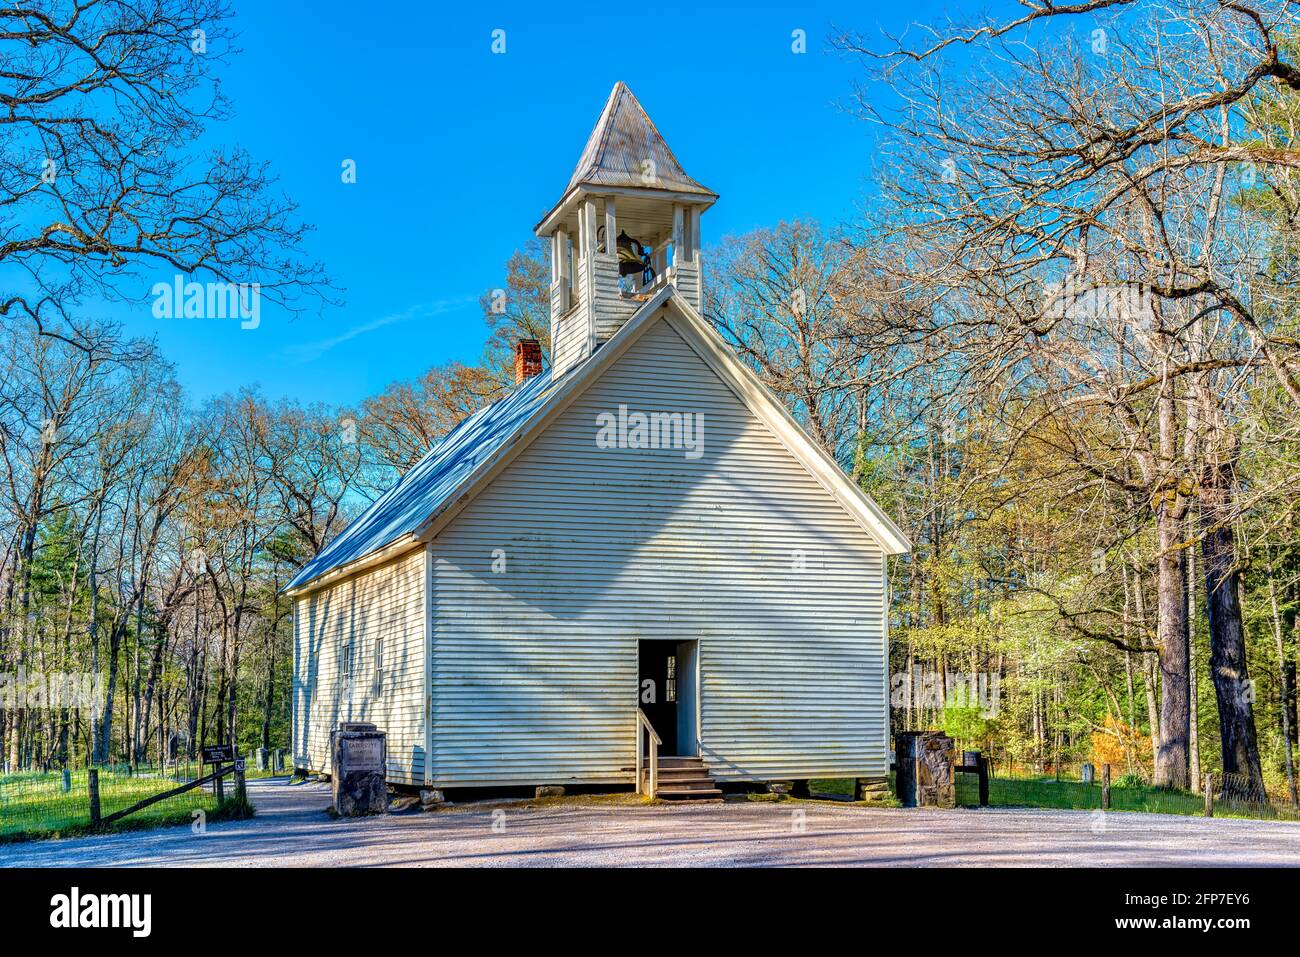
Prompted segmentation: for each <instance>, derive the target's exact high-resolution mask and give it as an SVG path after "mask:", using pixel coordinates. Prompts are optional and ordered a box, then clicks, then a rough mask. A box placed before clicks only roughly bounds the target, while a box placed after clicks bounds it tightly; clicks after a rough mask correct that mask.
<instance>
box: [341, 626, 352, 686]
mask: <svg viewBox="0 0 1300 957" xmlns="http://www.w3.org/2000/svg"><path fill="white" fill-rule="evenodd" d="M339 684H340V686H341V687H342V689H343V693H344V694H345V695H346V694H348V693H349V692H351V690H352V639H351V638H348V639H347V640H346V641H344V642H343V643H342V644H341V645H339Z"/></svg>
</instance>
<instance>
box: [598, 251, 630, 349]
mask: <svg viewBox="0 0 1300 957" xmlns="http://www.w3.org/2000/svg"><path fill="white" fill-rule="evenodd" d="M594 272H595V280H594V282H593V285H592V309H593V310H594V312H595V316H596V339H597V340H598V341H600V342H604V341H605V340H606V339H609V338H610V337H612V336H613V335H614V333H616V332H618V330H619V329H620V328H622V326H623V324H624V323H625V322H627V321H628V320H629V319H631V318H632V316H633V315H634V314H635V313H636V311H637V309H639V308H640V307H641V301H640V300H638V299H633V298H631V297H630V296H624V295H623V294H622V293H621V292H620V291H619V288H618V259H617V258H616V257H614V256H597V257H596V259H595V264H594Z"/></svg>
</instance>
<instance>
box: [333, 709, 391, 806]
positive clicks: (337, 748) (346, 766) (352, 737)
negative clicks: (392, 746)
mask: <svg viewBox="0 0 1300 957" xmlns="http://www.w3.org/2000/svg"><path fill="white" fill-rule="evenodd" d="M330 752H331V754H332V757H333V768H332V771H333V774H332V775H331V788H332V791H333V798H334V805H333V807H334V813H336V814H338V815H340V816H341V817H357V816H360V815H363V814H383V813H385V812H386V811H387V810H388V781H387V780H386V777H385V768H386V766H387V757H388V754H387V742H386V739H385V736H384V732H382V731H380V730H378V729H377V728H376V727H375V726H374V725H373V724H363V723H359V722H350V723H347V724H342V725H339V727H338V729H336V730H335V731H333V732H331V733H330Z"/></svg>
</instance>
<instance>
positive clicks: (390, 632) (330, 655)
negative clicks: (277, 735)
mask: <svg viewBox="0 0 1300 957" xmlns="http://www.w3.org/2000/svg"><path fill="white" fill-rule="evenodd" d="M426 560H427V559H426V556H425V553H424V551H423V550H422V549H416V550H414V551H411V552H407V553H406V554H405V555H403V556H400V557H398V558H396V559H394V560H393V561H391V562H389V563H387V564H384V565H380V566H378V567H377V568H374V569H372V570H370V571H367V572H363V573H361V574H359V575H356V576H354V577H352V578H350V579H347V580H345V581H342V582H340V583H339V584H337V585H334V586H332V587H329V588H325V589H321V590H320V591H316V592H313V593H311V594H310V595H307V596H305V597H303V598H300V599H298V602H297V604H296V606H295V609H294V672H293V673H294V689H293V690H294V730H293V742H294V749H293V750H294V761H295V763H296V764H297V765H298V766H299V767H306V768H311V769H312V770H317V771H329V770H330V753H329V737H330V731H331V730H333V729H334V728H335V727H337V726H338V724H339V722H341V721H370V722H373V723H374V724H375V725H377V726H378V727H379V728H380V729H381V730H383V731H385V732H387V735H388V742H387V743H388V778H389V780H390V781H394V782H401V783H406V784H419V783H422V782H423V781H424V771H425V760H424V759H425V740H424V731H425V723H424V718H423V715H424V711H425V707H426V701H425V695H426V689H425V665H426V657H425V613H424V588H425V562H426ZM348 639H351V642H352V656H353V657H352V661H353V664H352V681H351V683H350V689H349V688H344V687H343V682H342V681H341V680H340V671H341V663H342V659H343V655H344V649H345V647H346V642H347V640H348ZM379 640H382V641H383V662H382V663H383V671H384V676H383V682H382V685H381V686H380V688H379V694H378V696H376V694H375V690H376V685H375V667H376V660H375V651H376V642H377V641H379Z"/></svg>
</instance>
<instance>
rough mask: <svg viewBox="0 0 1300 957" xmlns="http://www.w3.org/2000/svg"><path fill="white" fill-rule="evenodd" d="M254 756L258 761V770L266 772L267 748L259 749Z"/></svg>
mask: <svg viewBox="0 0 1300 957" xmlns="http://www.w3.org/2000/svg"><path fill="white" fill-rule="evenodd" d="M253 754H254V756H255V757H256V760H257V770H259V771H265V770H266V748H258V749H257V750H256V751H254V752H253Z"/></svg>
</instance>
